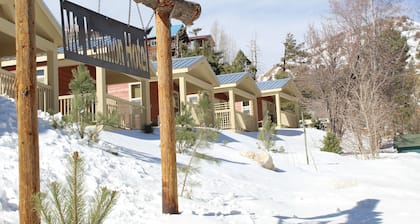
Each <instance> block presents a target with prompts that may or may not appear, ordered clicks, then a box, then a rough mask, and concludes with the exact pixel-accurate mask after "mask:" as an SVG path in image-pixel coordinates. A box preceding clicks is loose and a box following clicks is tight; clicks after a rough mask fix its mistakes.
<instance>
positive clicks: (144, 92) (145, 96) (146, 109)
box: [141, 79, 152, 127]
mask: <svg viewBox="0 0 420 224" xmlns="http://www.w3.org/2000/svg"><path fill="white" fill-rule="evenodd" d="M141 101H142V103H141V105H142V107H143V110H142V113H143V117H142V118H143V120H142V122H141V123H142V127H143V125H145V124H150V123H151V122H152V120H151V114H150V83H149V81H148V80H145V79H143V80H142V81H141Z"/></svg>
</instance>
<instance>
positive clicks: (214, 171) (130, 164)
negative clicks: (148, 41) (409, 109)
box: [0, 96, 420, 224]
mask: <svg viewBox="0 0 420 224" xmlns="http://www.w3.org/2000/svg"><path fill="white" fill-rule="evenodd" d="M0 105H1V107H0V155H1V156H0V223H1V224H3V223H4V224H5V223H18V161H17V159H18V154H17V146H16V145H17V130H16V112H15V104H14V102H13V101H12V100H9V99H7V98H5V97H1V96H0ZM39 127H40V132H39V135H40V136H39V140H40V159H41V161H40V165H41V190H42V191H46V185H47V184H48V183H50V182H52V181H61V182H64V179H65V177H64V176H65V164H66V162H65V161H66V157H67V156H69V155H70V154H71V153H72V152H73V151H76V150H77V151H79V152H80V154H81V156H82V157H83V158H84V159H85V161H86V168H87V172H86V173H87V177H86V185H87V187H88V192H89V193H90V194H92V193H93V192H94V190H95V189H96V188H97V187H98V186H107V187H109V188H110V189H115V190H117V191H118V192H119V199H118V202H117V204H116V206H115V208H114V210H113V211H112V212H111V214H110V216H109V218H108V220H107V221H106V223H108V224H109V223H126V224H131V223H133V224H134V223H135V224H139V223H147V224H154V223H186V224H207V223H208V224H210V223H211V224H215V223H216V224H217V223H232V224H233V223H237V224H247V223H250V224H251V223H260V224H279V223H328V224H333V223H353V224H359V223H369V224H379V223H389V224H394V223H404V224H407V223H408V224H409V223H413V224H414V223H418V222H419V220H420V212H419V211H420V203H419V201H420V185H419V183H420V173H419V170H420V154H415V153H407V154H391V153H389V154H383V155H381V158H380V159H377V160H357V159H355V158H354V157H352V156H346V157H343V156H339V155H335V154H331V153H325V152H320V150H319V148H320V146H321V139H322V137H323V135H324V132H322V131H319V130H315V129H308V130H307V132H308V146H309V156H310V157H309V162H310V165H306V157H305V150H304V135H303V131H302V130H301V129H281V130H280V132H279V134H278V135H277V140H276V144H277V147H280V146H284V148H285V149H286V152H285V153H278V154H272V156H273V160H274V163H275V165H276V167H277V170H276V171H270V170H266V169H263V168H261V167H260V166H259V165H258V164H256V163H255V162H254V161H252V160H249V159H247V158H245V157H242V156H241V155H240V153H241V152H242V151H244V150H257V145H256V142H257V140H256V136H257V133H253V132H248V133H233V132H230V131H222V132H221V136H220V139H219V142H218V143H216V144H215V145H214V146H213V147H212V148H211V149H209V150H206V153H207V154H209V155H212V156H213V157H215V158H217V159H218V160H219V161H220V163H219V164H218V165H217V164H215V163H208V162H201V163H200V164H198V165H199V166H200V167H201V172H200V173H199V174H195V175H194V176H193V179H194V180H195V181H198V182H200V186H196V187H194V188H193V191H192V198H190V199H188V198H182V197H180V198H179V208H180V212H181V214H179V215H162V214H161V181H160V178H161V174H160V151H159V134H158V131H157V130H155V133H154V134H143V133H142V132H140V131H125V130H116V131H105V132H103V133H102V135H101V139H102V140H101V141H100V142H99V143H98V144H94V145H88V144H87V142H85V141H81V140H79V139H78V138H77V137H76V136H75V135H69V134H67V133H65V132H64V131H62V130H56V129H53V128H52V127H51V125H50V122H49V120H48V116H47V115H46V114H42V113H40V116H39ZM226 142H227V144H225V143H226ZM104 150H107V151H109V150H113V151H118V153H119V155H118V156H116V155H113V154H111V153H108V152H105V151H104ZM187 162H188V156H187V155H178V163H179V164H186V163H187Z"/></svg>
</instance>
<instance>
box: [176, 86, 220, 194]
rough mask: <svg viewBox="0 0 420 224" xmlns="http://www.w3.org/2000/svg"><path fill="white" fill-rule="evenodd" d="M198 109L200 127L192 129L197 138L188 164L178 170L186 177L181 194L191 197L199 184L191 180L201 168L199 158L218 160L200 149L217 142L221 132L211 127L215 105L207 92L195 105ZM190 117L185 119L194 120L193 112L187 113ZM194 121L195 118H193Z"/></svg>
mask: <svg viewBox="0 0 420 224" xmlns="http://www.w3.org/2000/svg"><path fill="white" fill-rule="evenodd" d="M195 108H196V109H197V112H198V113H197V114H199V115H198V120H199V121H198V123H199V125H200V127H197V128H195V129H194V128H192V129H191V130H192V131H193V132H194V136H195V140H194V144H193V145H191V146H190V148H188V149H189V151H190V152H191V157H190V160H189V162H188V164H187V165H186V166H182V167H179V168H178V171H179V172H181V173H183V174H184V178H183V181H182V184H181V196H183V195H184V192H187V194H188V195H187V196H188V197H189V198H191V196H192V190H191V188H192V187H193V186H197V185H199V182H198V181H195V180H191V178H190V177H191V175H193V174H196V173H198V172H199V168H198V167H196V166H194V164H195V163H196V162H198V161H199V159H204V160H206V161H209V162H217V160H216V159H214V158H213V157H211V156H207V155H205V154H203V153H199V152H198V150H199V149H204V148H210V147H211V145H212V144H214V143H215V142H216V140H217V139H218V137H219V133H218V132H217V131H216V130H215V129H214V128H210V127H209V126H210V123H211V120H212V115H211V114H212V113H213V105H212V103H211V101H210V100H209V96H208V94H207V93H202V94H200V99H199V101H198V104H197V105H196V107H195ZM187 115H188V116H189V118H185V120H190V119H191V120H192V115H191V112H190V114H188V113H187ZM192 122H193V120H192ZM187 185H188V186H189V187H190V189H189V190H187V189H186V187H187Z"/></svg>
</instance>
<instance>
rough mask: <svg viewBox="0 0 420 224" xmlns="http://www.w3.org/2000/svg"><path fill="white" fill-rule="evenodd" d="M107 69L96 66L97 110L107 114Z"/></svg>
mask: <svg viewBox="0 0 420 224" xmlns="http://www.w3.org/2000/svg"><path fill="white" fill-rule="evenodd" d="M106 93H107V86H106V69H105V68H101V67H96V112H97V113H102V114H106V112H107V110H106Z"/></svg>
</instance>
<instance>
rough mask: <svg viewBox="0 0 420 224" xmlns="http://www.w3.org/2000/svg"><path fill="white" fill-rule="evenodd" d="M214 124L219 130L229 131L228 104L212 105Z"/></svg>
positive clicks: (230, 124)
mask: <svg viewBox="0 0 420 224" xmlns="http://www.w3.org/2000/svg"><path fill="white" fill-rule="evenodd" d="M213 106H214V116H215V122H217V123H218V126H219V128H220V129H231V128H232V123H231V122H230V108H229V103H215V104H214V105H213Z"/></svg>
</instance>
